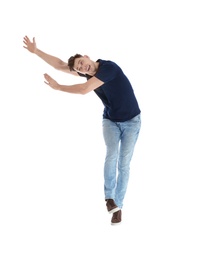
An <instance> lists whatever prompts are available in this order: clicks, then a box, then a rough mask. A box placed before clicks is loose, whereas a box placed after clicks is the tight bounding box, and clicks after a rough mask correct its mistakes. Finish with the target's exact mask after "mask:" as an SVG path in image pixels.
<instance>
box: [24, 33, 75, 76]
mask: <svg viewBox="0 0 199 260" xmlns="http://www.w3.org/2000/svg"><path fill="white" fill-rule="evenodd" d="M23 43H24V44H25V45H24V46H23V47H24V48H25V49H27V50H28V51H29V52H31V53H34V54H36V55H37V56H38V57H40V58H41V59H42V60H44V61H45V62H46V63H48V64H49V65H50V66H52V67H53V68H55V69H57V70H60V71H63V72H66V73H70V74H72V75H75V76H79V75H78V73H77V72H76V71H70V69H69V67H68V63H66V62H64V61H62V60H61V59H59V58H57V57H55V56H52V55H50V54H47V53H45V52H43V51H41V50H40V49H38V48H37V45H36V41H35V37H34V38H33V41H32V42H31V41H30V39H29V38H28V36H25V37H24V39H23Z"/></svg>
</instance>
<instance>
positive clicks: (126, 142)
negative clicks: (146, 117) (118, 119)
mask: <svg viewBox="0 0 199 260" xmlns="http://www.w3.org/2000/svg"><path fill="white" fill-rule="evenodd" d="M120 127H121V130H122V135H121V145H120V152H119V161H118V179H117V186H116V191H115V203H116V204H117V206H118V207H119V208H122V206H123V200H124V196H125V194H126V190H127V185H128V181H129V173H130V162H131V159H132V155H133V151H134V147H135V144H136V141H137V138H138V135H139V132H140V127H141V119H140V115H138V116H136V117H134V118H133V119H131V120H129V121H126V122H122V123H120Z"/></svg>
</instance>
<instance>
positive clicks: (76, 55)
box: [68, 54, 83, 71]
mask: <svg viewBox="0 0 199 260" xmlns="http://www.w3.org/2000/svg"><path fill="white" fill-rule="evenodd" d="M80 57H83V56H82V55H81V54H75V55H74V56H71V57H70V58H69V59H68V67H69V69H70V71H72V70H74V68H73V67H74V63H75V59H76V58H80Z"/></svg>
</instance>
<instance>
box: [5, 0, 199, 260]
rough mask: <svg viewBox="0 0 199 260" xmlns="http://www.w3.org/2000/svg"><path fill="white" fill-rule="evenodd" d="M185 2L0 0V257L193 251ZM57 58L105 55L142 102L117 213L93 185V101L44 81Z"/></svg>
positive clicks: (190, 50) (189, 4) (188, 7)
mask: <svg viewBox="0 0 199 260" xmlns="http://www.w3.org/2000/svg"><path fill="white" fill-rule="evenodd" d="M198 13H199V8H198V7H197V1H193V0H189V1H177V0H167V1H160V0H159V1H158V0H156V1H155V0H152V1H147V0H139V1H138V0H137V1H127V0H124V1H118V0H115V1H108V0H107V1H105V0H102V1H89V0H84V1H80V0H77V1H61V0H57V1H40V2H35V1H28V0H27V1H22V0H19V1H14V0H12V1H6V2H5V1H4V2H1V6H0V22H1V48H0V62H1V78H0V83H1V84H0V122H1V125H0V153H1V154H0V155H1V157H0V158H1V161H0V245H1V249H0V259H1V260H16V259H20V260H32V259H34V260H36V259H37V260H44V259H46V260H51V259H52V260H55V259H56V260H57V259H59V260H62V259H70V260H77V259H87V260H93V259H125V260H133V259H134V260H148V259H153V260H164V259H165V260H168V259H170V260H177V259H180V260H190V259H191V260H198V259H199V252H198V245H199V224H198V219H199V213H198V206H199V203H198V198H199V190H198V186H199V178H198V174H199V167H198V147H199V138H198V131H199V124H198V112H199V105H198V93H199V92H198V87H199V80H198V72H199V38H198V36H199V35H198V32H199V31H198V29H199V28H198V25H199V16H198ZM25 35H28V36H29V37H30V38H31V39H32V37H36V42H37V46H38V48H40V49H41V50H43V51H45V52H47V53H50V54H53V55H55V56H57V57H59V58H61V59H63V60H67V59H68V57H70V56H71V55H73V54H75V53H81V54H88V55H89V56H90V58H91V59H93V60H96V59H98V58H101V59H110V60H113V61H115V62H117V63H118V65H120V66H121V67H122V69H123V71H124V72H125V74H126V75H127V76H128V77H129V79H130V81H131V82H132V85H133V88H134V90H135V93H136V96H137V99H138V101H139V105H140V108H141V110H142V129H141V132H140V136H139V139H138V142H137V145H136V149H135V153H134V157H133V160H132V165H131V177H130V181H129V186H128V191H127V194H126V198H125V202H124V208H123V223H122V224H121V225H120V226H117V227H113V226H111V225H110V219H111V216H110V215H109V214H108V213H107V211H106V207H105V202H104V194H103V163H104V156H105V146H104V141H103V137H102V129H101V119H102V110H103V107H102V104H101V101H100V100H99V99H98V98H97V96H96V95H95V94H94V93H93V92H92V93H89V94H87V95H85V96H81V95H71V94H67V93H63V92H58V91H55V90H53V89H51V88H50V87H48V86H47V85H46V84H44V78H43V74H44V73H45V72H46V73H49V74H50V75H51V76H52V77H54V78H55V79H56V80H57V81H58V82H59V83H62V84H75V83H77V82H79V81H78V80H79V78H75V77H72V76H70V75H67V74H64V73H62V72H58V71H55V70H54V69H53V68H51V67H50V66H49V65H47V64H45V63H44V62H43V61H42V60H41V59H40V58H38V57H37V56H34V55H33V54H31V53H29V52H28V51H27V50H26V49H24V48H23V37H24V36H25Z"/></svg>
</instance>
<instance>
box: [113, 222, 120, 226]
mask: <svg viewBox="0 0 199 260" xmlns="http://www.w3.org/2000/svg"><path fill="white" fill-rule="evenodd" d="M121 223H122V221H120V222H118V223H112V222H111V225H112V226H117V225H120V224H121Z"/></svg>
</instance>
